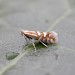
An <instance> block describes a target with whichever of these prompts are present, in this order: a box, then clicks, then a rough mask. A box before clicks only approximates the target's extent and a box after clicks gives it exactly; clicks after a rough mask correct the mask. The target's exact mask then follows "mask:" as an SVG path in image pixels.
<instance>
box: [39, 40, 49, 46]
mask: <svg viewBox="0 0 75 75" xmlns="http://www.w3.org/2000/svg"><path fill="white" fill-rule="evenodd" d="M40 42H41V43H42V44H43V45H44V46H45V47H48V46H47V45H46V44H45V43H43V42H42V41H40Z"/></svg>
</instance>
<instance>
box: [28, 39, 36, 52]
mask: <svg viewBox="0 0 75 75" xmlns="http://www.w3.org/2000/svg"><path fill="white" fill-rule="evenodd" d="M29 40H30V42H31V43H32V45H33V46H34V48H35V51H36V46H35V43H34V42H33V41H32V39H29Z"/></svg>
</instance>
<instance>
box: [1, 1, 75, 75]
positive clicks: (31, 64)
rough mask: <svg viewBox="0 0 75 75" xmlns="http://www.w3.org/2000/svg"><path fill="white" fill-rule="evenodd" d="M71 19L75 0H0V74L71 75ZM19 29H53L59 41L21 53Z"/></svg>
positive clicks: (74, 49) (74, 33)
mask: <svg viewBox="0 0 75 75" xmlns="http://www.w3.org/2000/svg"><path fill="white" fill-rule="evenodd" d="M74 20H75V0H0V75H75V21H74ZM21 29H27V30H35V31H37V30H39V31H51V30H53V31H56V32H57V33H58V36H59V42H58V44H57V45H56V46H49V47H48V48H41V49H38V50H39V52H38V51H37V52H36V53H34V54H33V53H31V54H24V52H25V51H23V50H24V49H23V45H24V43H25V40H24V38H23V37H22V36H21V35H20V31H21ZM33 51H34V50H33ZM7 52H19V53H21V55H19V56H18V57H17V58H16V59H15V60H12V61H9V60H7V59H6V57H5V55H6V53H7ZM22 52H23V53H22ZM11 65H12V66H13V65H14V66H13V67H12V66H11Z"/></svg>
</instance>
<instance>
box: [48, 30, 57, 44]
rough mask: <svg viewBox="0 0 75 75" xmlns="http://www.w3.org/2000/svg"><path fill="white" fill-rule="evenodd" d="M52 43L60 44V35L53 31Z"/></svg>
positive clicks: (50, 35) (51, 34)
mask: <svg viewBox="0 0 75 75" xmlns="http://www.w3.org/2000/svg"><path fill="white" fill-rule="evenodd" d="M49 37H50V42H51V43H57V42H58V34H57V33H56V32H54V31H51V32H50V34H49Z"/></svg>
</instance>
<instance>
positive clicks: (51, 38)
mask: <svg viewBox="0 0 75 75" xmlns="http://www.w3.org/2000/svg"><path fill="white" fill-rule="evenodd" d="M21 34H22V36H24V37H25V39H26V41H27V39H29V40H30V42H31V43H32V44H33V46H34V48H35V50H36V47H35V44H34V42H32V41H31V39H34V40H38V41H39V42H40V43H42V44H43V45H44V46H45V47H48V46H47V45H46V43H47V44H51V43H57V42H58V37H57V35H58V34H57V33H56V32H54V31H50V32H40V31H29V30H21Z"/></svg>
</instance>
